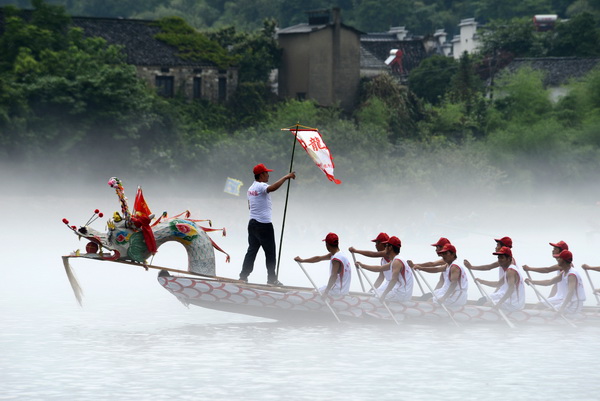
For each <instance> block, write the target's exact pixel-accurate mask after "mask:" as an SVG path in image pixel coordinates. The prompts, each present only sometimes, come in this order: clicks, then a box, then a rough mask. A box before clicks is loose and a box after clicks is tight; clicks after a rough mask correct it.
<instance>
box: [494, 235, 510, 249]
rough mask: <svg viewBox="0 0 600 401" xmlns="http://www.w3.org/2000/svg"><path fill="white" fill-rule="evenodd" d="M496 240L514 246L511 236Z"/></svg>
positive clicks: (504, 244)
mask: <svg viewBox="0 0 600 401" xmlns="http://www.w3.org/2000/svg"><path fill="white" fill-rule="evenodd" d="M494 241H496V242H499V243H501V244H502V245H503V246H507V247H509V248H512V239H510V237H502V238H500V239H495V240H494Z"/></svg>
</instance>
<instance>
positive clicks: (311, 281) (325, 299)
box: [296, 261, 341, 323]
mask: <svg viewBox="0 0 600 401" xmlns="http://www.w3.org/2000/svg"><path fill="white" fill-rule="evenodd" d="M296 263H298V266H300V268H301V269H302V271H303V272H304V274H305V275H306V277H307V278H308V280H309V281H310V283H311V284H312V285H313V287H314V288H315V290H316V291H317V292H318V293H319V295H320V296H321V298H323V301H325V305H327V307H328V308H329V310H330V311H331V313H333V316H334V317H335V320H337V321H338V323H341V320H340V318H339V317H338V315H337V313H335V311H334V310H333V308H332V307H331V305H330V304H329V300H327V297H325V296H323V294H322V293H321V291H320V290H319V287H317V285H316V284H315V282H314V281H313V279H312V278H310V276H309V275H308V272H307V271H306V269H305V268H304V266H302V263H300V262H298V261H296Z"/></svg>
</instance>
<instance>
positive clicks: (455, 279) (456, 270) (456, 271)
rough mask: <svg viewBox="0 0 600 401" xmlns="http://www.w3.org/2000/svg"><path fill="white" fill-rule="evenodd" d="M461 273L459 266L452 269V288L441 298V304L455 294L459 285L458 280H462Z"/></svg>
mask: <svg viewBox="0 0 600 401" xmlns="http://www.w3.org/2000/svg"><path fill="white" fill-rule="evenodd" d="M460 273H461V272H460V268H459V267H458V266H452V267H450V286H449V287H448V291H446V293H445V294H444V295H443V296H442V297H441V298H440V303H444V301H445V300H446V298H448V297H449V296H450V295H452V294H453V293H454V290H455V289H456V286H457V285H458V280H459V279H460Z"/></svg>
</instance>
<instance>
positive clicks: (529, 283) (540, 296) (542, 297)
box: [525, 273, 577, 328]
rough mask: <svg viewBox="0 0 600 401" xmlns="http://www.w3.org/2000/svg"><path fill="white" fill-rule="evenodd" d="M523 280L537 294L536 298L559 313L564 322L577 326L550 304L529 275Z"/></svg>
mask: <svg viewBox="0 0 600 401" xmlns="http://www.w3.org/2000/svg"><path fill="white" fill-rule="evenodd" d="M527 275H528V276H529V273H527ZM525 282H526V283H527V285H528V286H530V287H531V288H533V291H535V293H536V295H537V296H538V299H541V300H543V301H544V302H545V303H546V304H547V305H548V306H549V307H550V308H551V309H552V310H554V312H556V313H558V314H559V315H560V317H562V318H563V319H564V321H565V322H567V323H569V324H570V325H571V327H574V328H575V327H577V326H576V325H575V323H573V322H572V321H570V320H569V319H567V318H566V316H565V315H564V314H563V313H562V312H559V311H558V309H556V306H554V305H552V304H551V303H550V301H548V299H547V298H546V297H545V296H543V295H542V294H541V293H540V291H539V290H538V289H537V287H536V286H535V284H533V283H532V282H531V277H529V280H528V281H525Z"/></svg>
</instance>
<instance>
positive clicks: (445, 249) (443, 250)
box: [438, 242, 456, 255]
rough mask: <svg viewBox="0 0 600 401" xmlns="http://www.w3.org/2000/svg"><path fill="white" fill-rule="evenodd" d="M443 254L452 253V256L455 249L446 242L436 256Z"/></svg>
mask: <svg viewBox="0 0 600 401" xmlns="http://www.w3.org/2000/svg"><path fill="white" fill-rule="evenodd" d="M444 252H452V253H453V254H455V255H456V248H455V247H454V245H452V244H451V243H449V242H448V243H447V244H445V245H444V246H443V247H442V249H440V250H439V251H438V255H440V254H442V253H444Z"/></svg>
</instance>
